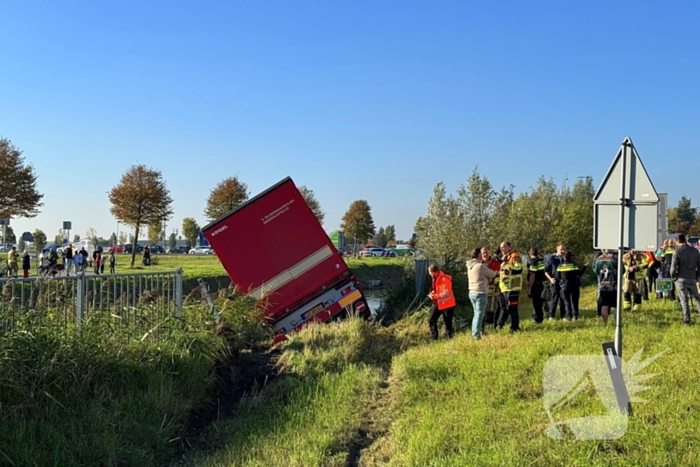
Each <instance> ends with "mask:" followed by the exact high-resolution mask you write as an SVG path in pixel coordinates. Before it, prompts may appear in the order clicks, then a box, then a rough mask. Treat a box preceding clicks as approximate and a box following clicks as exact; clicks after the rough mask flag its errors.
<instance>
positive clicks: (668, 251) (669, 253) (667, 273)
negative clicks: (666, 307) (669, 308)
mask: <svg viewBox="0 0 700 467" xmlns="http://www.w3.org/2000/svg"><path fill="white" fill-rule="evenodd" d="M675 252H676V249H675V248H674V247H673V241H672V240H671V239H670V238H669V239H666V241H665V242H664V248H663V252H662V253H663V257H664V265H663V266H664V278H665V279H670V278H671V262H672V261H673V254H674V253H675ZM668 298H669V299H671V300H675V299H676V293H675V284H674V286H673V288H672V289H671V291H670V292H669V293H668Z"/></svg>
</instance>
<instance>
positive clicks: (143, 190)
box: [0, 139, 700, 265]
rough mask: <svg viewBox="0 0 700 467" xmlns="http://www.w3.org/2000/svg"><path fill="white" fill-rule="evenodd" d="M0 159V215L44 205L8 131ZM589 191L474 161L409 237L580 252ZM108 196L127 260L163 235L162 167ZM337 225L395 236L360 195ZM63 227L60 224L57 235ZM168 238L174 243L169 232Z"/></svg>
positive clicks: (443, 243) (142, 169)
mask: <svg viewBox="0 0 700 467" xmlns="http://www.w3.org/2000/svg"><path fill="white" fill-rule="evenodd" d="M0 162H1V163H3V167H4V170H3V171H1V172H0V180H2V183H3V186H4V187H6V188H8V187H9V189H5V190H2V192H0V219H10V218H12V217H26V218H32V217H35V216H36V215H37V214H38V213H39V212H40V207H41V206H43V203H42V198H43V195H42V194H40V193H39V192H38V191H37V189H36V182H37V176H36V173H35V172H34V168H33V167H32V166H31V165H30V164H26V163H25V162H24V159H23V157H22V152H21V151H20V150H19V149H18V148H16V147H15V146H14V145H13V144H12V143H11V142H10V141H9V140H8V139H0ZM299 190H300V192H301V194H302V195H303V197H304V198H305V200H306V202H307V204H308V205H309V207H310V208H311V210H312V211H313V213H314V214H315V215H316V217H317V219H318V220H319V221H320V222H321V223H323V221H324V219H325V212H324V211H323V210H322V209H321V206H320V203H319V202H318V200H317V199H316V197H315V195H314V192H313V190H311V189H309V188H307V187H306V186H300V187H299ZM593 195H594V189H593V181H592V178H591V177H583V178H579V179H578V180H577V181H576V183H575V184H574V185H573V186H572V187H562V188H559V187H557V186H556V184H555V183H554V181H553V180H552V179H551V178H550V179H546V178H545V177H540V178H539V179H538V180H537V183H536V185H535V186H534V187H533V188H531V190H530V191H527V192H524V193H521V194H519V195H517V196H516V195H515V192H514V186H513V185H510V186H508V187H501V188H500V190H496V189H495V188H494V187H493V186H492V184H491V182H490V181H489V180H488V178H487V177H486V176H483V175H481V174H480V173H479V172H478V171H477V170H476V169H474V171H473V172H472V174H471V175H470V176H469V178H468V179H467V182H466V183H465V184H463V185H462V186H460V187H459V189H458V190H457V193H456V194H448V193H447V191H446V188H445V185H444V184H443V183H438V184H437V185H436V186H435V187H434V189H433V196H432V197H431V198H430V200H429V201H428V208H427V212H426V214H425V216H422V217H420V218H419V219H418V220H417V222H416V225H415V243H413V242H410V243H412V244H413V246H415V247H418V248H422V249H424V250H425V252H426V254H428V255H429V256H431V257H435V258H441V259H443V260H444V261H447V262H449V261H454V260H457V259H459V258H464V257H466V255H467V251H468V249H469V248H473V247H475V246H482V245H483V246H491V247H492V248H493V247H495V246H496V245H497V244H498V243H499V242H500V241H501V240H504V239H508V240H509V241H511V243H512V244H513V245H514V247H516V248H518V249H520V250H526V249H528V248H530V247H535V248H538V249H540V250H543V251H553V250H554V248H555V246H556V243H557V242H559V241H562V242H565V243H566V244H567V245H568V246H569V248H570V249H571V250H572V251H573V252H574V253H575V254H577V255H579V256H582V255H585V254H587V253H590V252H591V250H592V242H591V239H592V229H593V203H592V202H591V200H592V197H593ZM108 197H109V201H110V203H111V208H110V212H111V213H112V215H114V217H116V218H117V220H118V221H119V222H120V223H122V224H124V225H127V226H130V227H132V228H133V229H134V234H133V235H132V238H131V239H130V240H131V242H132V243H133V246H134V248H133V250H132V251H133V252H132V258H131V262H132V265H133V263H134V262H135V254H136V242H137V239H138V238H139V234H140V233H141V232H142V230H143V229H146V228H147V229H148V238H149V240H151V242H152V243H157V242H160V241H165V238H166V237H165V232H164V229H163V226H164V224H165V222H167V221H168V220H169V219H170V218H171V217H172V215H173V200H172V197H171V196H170V192H169V190H168V188H167V185H166V182H165V180H164V179H163V175H162V173H161V172H160V171H159V170H157V169H154V168H150V167H147V166H145V165H143V164H137V165H133V166H131V167H129V168H128V169H127V170H126V172H125V173H124V174H123V175H122V176H121V179H120V180H119V182H118V183H117V184H116V185H115V186H114V187H113V188H112V189H111V190H110V191H109V192H108ZM249 197H250V192H249V190H248V186H247V185H246V183H244V182H243V181H241V180H240V179H239V178H238V176H231V177H227V178H225V179H223V180H222V181H221V182H219V183H218V184H217V185H216V186H215V187H214V188H213V189H212V190H211V191H210V193H209V196H208V197H207V198H206V201H205V207H204V214H205V216H206V218H207V219H208V220H209V221H213V220H215V219H217V218H219V217H221V216H223V215H225V214H226V213H228V212H230V211H231V210H233V209H235V208H236V207H238V206H240V205H241V204H243V203H245V202H246V201H247V200H248V199H249ZM691 214H692V216H691ZM669 215H670V224H671V225H672V226H676V225H678V226H679V227H678V229H679V231H682V230H683V229H685V231H686V232H690V233H692V232H694V231H700V222H698V217H699V216H700V214H699V212H698V210H697V209H695V208H692V207H690V200H689V199H687V198H685V197H683V198H682V199H681V202H680V203H679V206H678V207H677V208H675V209H672V210H669ZM691 219H692V220H691ZM674 228H675V227H674ZM340 230H341V231H342V232H343V233H344V234H345V236H346V238H348V239H350V240H351V241H352V243H354V244H355V248H357V247H358V246H360V245H362V244H364V243H365V242H367V241H369V240H372V241H373V243H374V244H375V245H377V246H380V247H386V246H390V245H392V244H393V243H397V240H396V233H395V229H394V226H393V225H389V226H386V227H380V228H379V229H377V228H376V227H375V223H374V219H373V217H372V212H371V207H370V205H369V203H368V202H367V200H355V201H353V202H352V203H351V204H350V206H349V208H348V209H347V211H346V212H345V214H344V215H343V217H342V221H341V225H340ZM1 231H2V230H1V229H0V232H1ZM199 232H200V226H199V225H198V224H197V222H196V220H195V219H194V218H193V217H187V218H185V219H184V220H183V225H182V234H183V236H184V237H185V239H186V240H187V242H188V243H189V244H190V245H194V244H196V242H197V238H198V236H199ZM6 233H7V234H6V237H7V238H6V239H4V240H8V241H9V240H12V239H13V238H12V237H14V233H13V232H12V230H11V228H10V227H9V226H7V227H6ZM64 235H65V232H63V231H62V230H60V231H59V233H58V235H57V236H56V240H57V243H60V242H61V241H62V239H63V238H65V236H64ZM87 236H88V238H91V239H92V240H93V241H94V242H95V243H99V242H100V241H105V240H104V239H102V238H101V237H97V233H96V232H95V231H94V229H90V230H89V231H88V232H87ZM59 237H60V238H59ZM119 237H120V238H116V235H115V234H112V237H111V238H110V241H112V242H113V243H116V242H119V243H122V244H124V243H126V241H125V240H126V238H125V233H123V232H122V233H121V234H120V236H119ZM75 238H79V237H75ZM34 239H35V245H36V246H37V247H43V245H45V244H46V241H47V239H46V234H45V233H44V232H42V231H41V230H39V229H37V230H36V231H35V232H34ZM168 240H169V242H170V245H171V246H174V244H175V241H176V238H175V234H171V235H170V237H169V239H168Z"/></svg>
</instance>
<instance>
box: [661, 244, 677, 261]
mask: <svg viewBox="0 0 700 467" xmlns="http://www.w3.org/2000/svg"><path fill="white" fill-rule="evenodd" d="M675 252H676V249H675V248H673V247H672V246H670V247H668V248H665V249H664V251H663V257H664V263H666V264H668V265H670V264H671V261H672V259H673V254H674V253H675Z"/></svg>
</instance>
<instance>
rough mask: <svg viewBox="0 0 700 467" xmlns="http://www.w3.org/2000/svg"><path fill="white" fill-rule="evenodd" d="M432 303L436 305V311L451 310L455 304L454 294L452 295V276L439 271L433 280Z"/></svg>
mask: <svg viewBox="0 0 700 467" xmlns="http://www.w3.org/2000/svg"><path fill="white" fill-rule="evenodd" d="M433 294H434V295H435V297H437V298H434V299H433V303H436V304H437V307H438V310H445V309H447V308H452V307H453V306H455V305H456V304H457V301H456V300H455V296H454V293H452V276H450V275H447V274H445V273H444V272H442V271H440V272H439V273H438V276H437V278H435V279H433Z"/></svg>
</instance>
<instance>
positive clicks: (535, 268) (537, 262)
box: [527, 258, 549, 284]
mask: <svg viewBox="0 0 700 467" xmlns="http://www.w3.org/2000/svg"><path fill="white" fill-rule="evenodd" d="M527 269H528V271H529V272H530V273H531V274H535V275H537V273H540V272H542V271H544V260H543V259H542V258H534V259H533V260H532V263H530V265H529V266H528V268H527ZM546 282H549V281H547V280H543V281H542V283H543V284H544V283H546Z"/></svg>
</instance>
